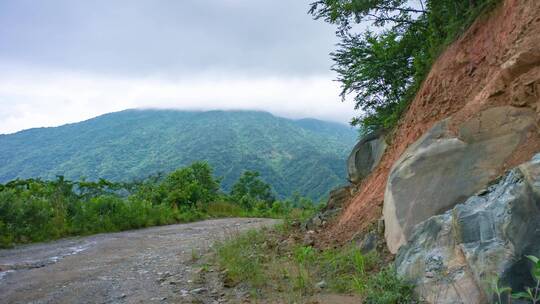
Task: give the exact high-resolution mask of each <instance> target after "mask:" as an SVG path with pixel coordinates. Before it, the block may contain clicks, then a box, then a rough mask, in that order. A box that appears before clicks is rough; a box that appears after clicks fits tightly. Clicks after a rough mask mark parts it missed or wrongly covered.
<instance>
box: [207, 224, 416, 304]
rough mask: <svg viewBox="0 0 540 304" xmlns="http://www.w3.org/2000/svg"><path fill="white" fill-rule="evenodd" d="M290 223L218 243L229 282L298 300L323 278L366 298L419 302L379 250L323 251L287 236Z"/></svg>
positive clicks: (333, 287)
mask: <svg viewBox="0 0 540 304" xmlns="http://www.w3.org/2000/svg"><path fill="white" fill-rule="evenodd" d="M287 223H288V221H285V224H284V225H283V226H279V227H277V228H276V229H274V230H259V231H250V232H248V233H247V234H240V235H237V236H233V237H231V238H230V239H228V240H227V241H225V242H223V243H221V244H219V245H218V246H217V249H216V259H217V263H218V264H219V265H220V267H221V268H223V269H224V272H225V274H226V277H225V280H226V282H227V283H228V284H229V285H236V284H239V283H245V284H247V286H248V287H251V288H253V289H255V291H256V292H255V294H256V295H259V296H263V297H264V296H272V295H275V293H276V292H281V293H282V296H283V297H286V298H290V297H291V296H293V297H295V299H296V300H298V298H302V297H303V296H309V295H310V294H312V293H313V292H314V290H315V285H316V284H317V283H318V282H320V281H321V280H324V281H325V282H326V283H327V288H328V289H329V291H331V292H340V293H352V292H354V293H357V294H359V295H360V296H362V297H363V298H364V299H365V301H366V302H365V303H384V304H395V303H417V302H416V301H415V299H414V297H413V286H410V285H408V284H406V283H405V282H403V281H402V280H401V279H399V278H398V277H397V275H396V273H395V271H394V270H393V269H391V268H382V270H379V269H381V267H382V265H381V263H382V261H381V260H380V258H379V257H378V256H377V254H376V253H370V254H367V255H363V254H362V253H361V252H360V250H359V249H358V248H356V247H354V246H353V245H349V246H344V247H342V248H328V249H324V250H322V251H321V250H318V249H315V248H313V247H309V246H302V245H297V244H290V243H288V242H283V239H286V238H287V236H288V235H289V234H290V233H291V230H290V227H288V224H287ZM293 233H294V232H293ZM285 243H287V245H284V244H285ZM297 302H298V301H297Z"/></svg>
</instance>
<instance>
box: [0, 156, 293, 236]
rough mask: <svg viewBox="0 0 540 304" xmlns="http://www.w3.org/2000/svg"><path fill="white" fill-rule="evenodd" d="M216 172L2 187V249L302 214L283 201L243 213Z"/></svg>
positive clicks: (195, 169) (196, 167)
mask: <svg viewBox="0 0 540 304" xmlns="http://www.w3.org/2000/svg"><path fill="white" fill-rule="evenodd" d="M212 172H213V171H212V168H211V167H210V165H208V164H207V163H203V162H195V163H193V164H192V165H191V166H188V167H185V168H181V169H178V170H176V171H174V172H172V173H171V174H169V175H167V176H164V177H161V176H156V177H152V178H149V179H148V180H145V181H140V182H136V183H113V182H110V181H107V180H105V179H100V180H99V181H98V182H88V181H86V180H82V181H79V182H72V181H68V180H65V179H64V178H63V177H57V179H55V180H53V181H44V180H39V179H28V180H15V181H12V182H9V183H7V184H5V185H1V184H0V247H7V246H11V245H12V244H14V243H27V242H38V241H45V240H51V239H56V238H60V237H64V236H69V235H84V234H92V233H100V232H110V231H120V230H126V229H135V228H141V227H148V226H154V225H166V224H172V223H178V222H189V221H195V220H199V219H204V218H208V217H228V216H258V217H276V218H277V217H284V216H286V215H287V214H289V213H295V212H303V211H293V210H295V209H293V208H292V206H291V205H290V204H285V203H283V202H280V201H273V202H272V204H269V203H267V202H264V201H261V202H262V204H256V205H255V206H253V207H250V208H245V207H243V205H242V204H241V203H237V202H236V201H235V199H234V197H235V196H234V195H233V196H230V195H227V194H224V193H221V192H219V188H220V181H219V180H217V179H216V178H214V176H213V175H212ZM250 174H251V175H252V176H255V177H257V176H258V174H257V173H255V172H252V173H250ZM239 182H240V183H243V181H239ZM259 182H260V181H259ZM255 185H256V186H258V187H255V188H254V189H255V190H261V189H263V190H268V189H270V186H269V185H267V184H264V187H260V186H261V184H260V183H255ZM254 193H255V194H256V193H259V192H257V191H255V192H254ZM261 193H262V194H264V193H265V192H261Z"/></svg>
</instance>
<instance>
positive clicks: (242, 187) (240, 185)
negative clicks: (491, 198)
mask: <svg viewBox="0 0 540 304" xmlns="http://www.w3.org/2000/svg"><path fill="white" fill-rule="evenodd" d="M259 176H260V174H259V172H255V171H245V172H244V173H242V176H240V178H239V179H238V181H237V182H236V183H235V184H234V185H233V187H232V190H231V198H232V199H233V200H235V201H237V202H239V203H240V205H242V207H244V208H246V209H249V210H251V209H253V208H254V207H256V206H257V204H258V203H262V204H263V205H264V207H272V203H273V202H274V200H275V198H274V195H273V194H272V188H271V187H270V185H269V184H267V183H265V182H264V181H262V180H261V179H260V177H259ZM276 208H279V206H276Z"/></svg>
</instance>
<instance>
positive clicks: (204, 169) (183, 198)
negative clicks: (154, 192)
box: [159, 162, 219, 207]
mask: <svg viewBox="0 0 540 304" xmlns="http://www.w3.org/2000/svg"><path fill="white" fill-rule="evenodd" d="M218 190H219V181H217V180H215V179H214V177H213V176H212V168H211V167H210V165H208V163H204V162H196V163H194V164H192V165H191V166H189V167H187V168H183V169H180V170H176V171H174V172H172V173H171V174H169V176H167V178H165V180H164V181H163V182H162V183H161V184H160V185H159V193H162V194H163V196H164V197H163V202H164V203H166V204H169V205H171V206H174V207H180V206H190V207H193V206H195V204H196V203H202V204H207V203H209V202H211V201H213V200H215V199H216V198H217V195H218Z"/></svg>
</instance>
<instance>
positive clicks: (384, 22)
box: [310, 0, 500, 132]
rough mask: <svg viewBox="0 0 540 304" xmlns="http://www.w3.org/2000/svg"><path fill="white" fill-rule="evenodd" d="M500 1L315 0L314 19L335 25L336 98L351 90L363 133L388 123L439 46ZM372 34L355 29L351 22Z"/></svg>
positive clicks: (403, 105) (396, 115)
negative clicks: (338, 88) (339, 40)
mask: <svg viewBox="0 0 540 304" xmlns="http://www.w3.org/2000/svg"><path fill="white" fill-rule="evenodd" d="M498 2H500V0H474V1H471V0H457V1H456V0H426V1H425V5H424V1H422V0H421V1H420V2H419V4H420V5H417V6H413V5H412V3H413V2H411V1H405V0H319V1H316V2H314V3H313V4H312V5H311V9H310V13H311V14H312V15H313V16H314V17H315V18H316V19H319V18H321V19H324V20H325V21H327V22H330V23H333V24H336V25H338V31H337V34H338V37H339V38H340V39H341V43H339V44H338V50H337V51H336V52H334V53H332V54H331V56H332V59H333V60H334V62H335V65H334V68H333V70H334V71H336V72H337V74H338V81H340V82H341V87H342V92H341V96H342V98H343V99H345V97H346V96H348V95H350V94H352V95H353V96H354V102H355V108H356V109H362V111H363V114H362V115H361V116H359V117H355V118H353V120H352V122H351V123H352V124H353V125H358V124H359V125H361V129H362V130H363V131H364V132H367V131H371V130H375V129H381V128H392V127H394V126H395V125H396V124H397V122H398V120H399V118H400V117H401V115H402V113H403V112H404V110H405V109H406V108H407V105H408V104H409V102H410V101H411V100H412V99H413V98H414V95H415V94H416V92H417V90H418V89H419V87H420V85H421V83H422V81H423V80H424V79H425V77H426V76H427V74H428V72H429V70H430V68H431V65H432V64H433V62H434V61H435V60H436V59H437V57H438V56H439V54H440V53H441V52H442V50H443V49H444V48H445V47H446V46H447V45H448V44H449V43H451V42H452V41H454V39H456V37H457V36H458V35H460V34H461V33H463V32H464V31H465V30H466V29H467V28H468V27H469V26H470V25H471V24H472V22H473V21H474V20H475V19H476V18H477V17H478V16H479V15H481V14H482V13H484V12H486V11H488V10H489V9H491V8H493V7H494V6H495V5H496V4H497V3H498ZM355 23H357V24H359V23H362V24H363V25H371V27H374V28H375V29H376V30H375V32H371V31H369V30H368V31H367V32H363V33H356V32H355V30H356V28H357V27H354V26H353V24H355Z"/></svg>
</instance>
